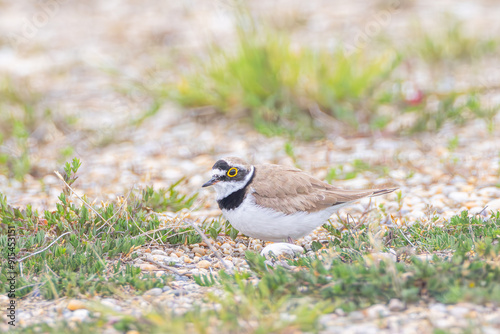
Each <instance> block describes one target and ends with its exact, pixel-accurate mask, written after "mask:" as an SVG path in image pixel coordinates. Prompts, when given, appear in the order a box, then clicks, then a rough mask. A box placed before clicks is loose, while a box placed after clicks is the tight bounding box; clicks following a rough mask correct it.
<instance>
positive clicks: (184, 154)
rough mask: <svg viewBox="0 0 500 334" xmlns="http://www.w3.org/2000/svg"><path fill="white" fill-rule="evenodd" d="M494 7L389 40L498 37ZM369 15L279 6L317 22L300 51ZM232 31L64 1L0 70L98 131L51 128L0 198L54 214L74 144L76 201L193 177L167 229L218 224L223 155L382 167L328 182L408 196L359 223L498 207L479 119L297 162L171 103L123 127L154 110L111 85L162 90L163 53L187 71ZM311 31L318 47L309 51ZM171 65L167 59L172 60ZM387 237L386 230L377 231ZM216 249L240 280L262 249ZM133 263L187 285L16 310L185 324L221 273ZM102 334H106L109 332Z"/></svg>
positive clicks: (410, 315) (170, 9)
mask: <svg viewBox="0 0 500 334" xmlns="http://www.w3.org/2000/svg"><path fill="white" fill-rule="evenodd" d="M34 3H35V1H19V2H5V1H0V9H1V10H2V12H3V18H2V20H1V21H0V30H3V31H14V32H16V33H19V32H20V31H22V29H23V27H22V25H21V24H20V23H19V22H24V21H23V20H25V19H31V18H32V17H34V16H33V15H36V14H37V13H38V12H39V11H40V10H41V7H40V6H41V5H40V4H38V6H34V5H33V4H34ZM489 4H490V2H488V1H484V2H480V4H478V3H476V2H472V1H469V2H463V3H460V4H458V3H456V2H452V1H442V2H439V3H435V2H433V1H421V2H419V4H418V5H415V7H413V8H412V10H411V11H409V10H404V9H402V12H401V14H400V15H398V16H394V21H393V22H392V23H391V24H390V25H389V26H388V27H384V29H385V30H388V31H391V30H396V29H393V27H401V25H402V24H403V22H406V20H407V19H408V17H411V16H412V15H413V14H414V15H417V16H420V17H425V19H426V20H427V21H432V20H433V18H435V17H436V16H437V15H438V13H439V12H441V11H442V10H443V9H449V10H451V11H453V12H455V14H458V15H461V16H462V17H464V18H468V17H467V15H474V18H475V17H478V18H481V19H480V20H476V21H480V22H478V23H477V24H478V26H477V28H478V29H480V28H481V26H482V25H489V28H490V29H491V30H492V31H493V30H494V29H495V27H497V26H498V24H499V23H498V20H497V19H496V18H497V17H498V11H499V10H500V8H492V7H491V6H489ZM282 5H283V3H282V2H279V1H278V2H273V3H272V5H271V4H268V2H266V1H256V2H255V3H254V4H253V5H252V6H254V7H255V8H254V10H255V11H258V12H260V13H267V14H268V15H271V14H269V13H273V8H274V9H275V8H279V9H281V10H283V11H284V12H285V14H286V12H287V11H286V10H285V9H283V6H282ZM365 7H366V6H365V2H362V1H351V2H349V3H344V2H342V6H341V7H340V8H339V4H338V3H336V2H327V1H311V2H308V4H307V5H302V2H301V1H294V2H293V5H292V4H290V5H289V6H287V8H288V9H289V14H290V15H289V16H293V15H298V14H297V13H300V14H301V15H309V16H311V17H312V19H311V21H312V22H313V23H312V24H310V25H308V28H307V29H302V30H299V31H297V32H296V33H295V34H296V37H297V38H298V39H299V40H300V38H302V39H303V40H304V39H307V40H308V41H309V42H310V43H311V44H312V45H314V44H315V43H316V44H319V43H320V42H324V41H325V40H321V38H320V36H324V35H325V34H327V33H328V31H329V30H331V29H337V28H338V27H343V26H345V24H346V23H347V22H349V23H352V22H354V23H356V22H358V23H360V22H364V20H365V19H366V18H367V17H369V16H370V15H371V13H372V12H370V13H368V14H367V10H366V8H365ZM371 9H373V8H371ZM139 13H140V14H139ZM166 13H168V15H167V14H166ZM429 13H430V14H429ZM427 14H429V15H427ZM285 17H286V15H285ZM471 17H472V16H471ZM167 18H168V19H167ZM332 18H335V19H332ZM348 18H349V19H348ZM285 21H286V20H284V21H283V22H285ZM230 22H231V19H230V16H229V14H228V9H227V7H225V5H224V3H222V2H220V3H217V4H209V3H203V4H200V3H198V2H197V3H196V5H195V4H194V3H191V2H176V1H169V2H163V3H161V4H160V3H157V2H155V1H145V2H140V3H139V2H134V1H125V2H124V3H122V2H118V1H111V2H109V1H108V2H106V3H102V2H98V1H87V2H85V4H72V3H71V4H70V3H69V2H65V3H64V4H61V6H60V7H58V9H57V10H56V12H55V13H54V14H53V15H51V16H50V18H49V20H48V22H47V23H46V24H44V25H43V26H41V27H40V28H39V29H37V30H36V33H35V36H34V37H32V38H30V39H29V40H28V41H27V42H25V43H22V44H20V45H18V46H16V48H13V47H11V46H9V44H7V43H3V44H4V45H3V46H2V44H0V71H2V72H4V73H9V74H12V75H16V76H21V77H24V78H27V79H29V80H30V82H31V84H32V86H33V87H34V88H35V89H36V90H38V91H40V92H41V93H42V95H43V99H42V103H43V105H44V106H46V107H48V108H51V109H52V110H54V112H55V113H58V114H64V115H72V116H76V117H78V118H79V121H80V123H79V124H80V125H81V126H82V127H83V128H92V129H93V130H94V131H92V132H85V131H81V132H75V133H65V132H64V131H62V130H61V129H59V128H57V127H56V126H46V127H45V126H44V127H41V128H40V129H37V133H38V134H39V141H40V142H43V141H49V142H50V144H47V145H38V143H37V142H33V143H32V156H33V159H32V160H33V163H34V165H36V166H37V169H38V170H39V171H40V172H39V173H40V177H39V178H38V177H37V178H34V177H31V176H29V175H28V176H27V177H26V181H25V182H24V183H20V182H17V181H13V180H9V179H7V178H6V177H5V176H3V175H0V188H1V189H2V192H3V193H4V194H5V195H7V197H8V199H9V202H10V203H11V204H13V205H16V206H25V205H26V204H28V203H30V204H33V205H34V206H35V207H37V208H39V209H51V208H53V207H54V206H55V203H56V201H57V196H58V194H59V193H60V191H61V187H62V185H61V183H60V181H59V180H58V179H57V178H56V176H55V175H54V174H52V173H51V172H52V171H53V170H54V169H57V168H60V165H61V163H60V162H57V158H56V154H55V152H58V151H59V150H60V149H61V148H63V147H65V146H67V145H68V144H70V145H72V146H73V147H74V148H75V151H76V152H77V154H78V156H79V157H80V158H81V159H82V161H83V166H82V168H81V173H80V177H79V180H78V181H77V183H75V189H76V190H77V191H78V192H79V193H80V194H83V193H85V194H87V195H88V197H89V198H91V199H95V200H96V201H97V202H99V201H101V200H102V201H108V200H113V199H115V198H116V196H121V195H126V194H127V193H128V191H129V190H130V189H131V188H132V187H134V186H135V187H141V186H144V185H149V184H154V185H155V187H162V186H167V185H169V184H171V183H172V182H173V181H176V180H178V179H179V178H180V177H184V176H185V177H187V183H186V184H185V185H184V189H183V191H184V192H187V193H193V192H198V191H199V192H200V196H199V199H198V201H197V203H196V205H195V206H196V207H197V208H198V209H197V210H194V211H189V210H186V211H183V212H181V213H177V214H175V213H168V212H166V213H164V217H165V222H166V223H169V222H171V221H172V220H175V219H174V218H172V217H177V219H179V217H181V218H186V219H187V218H189V219H193V220H194V221H198V222H200V221H203V220H204V219H206V218H216V217H218V216H219V215H220V211H219V210H218V208H217V206H216V203H215V199H214V194H213V192H212V191H211V190H205V189H203V190H201V189H200V186H201V185H202V184H203V183H204V181H206V179H207V178H208V177H209V174H210V168H211V166H212V164H213V163H214V162H215V161H216V160H217V159H218V158H219V157H222V156H228V155H237V156H240V157H244V158H246V159H247V160H249V161H253V162H256V163H278V164H288V165H292V164H294V163H296V164H297V165H298V166H300V168H302V169H304V170H306V171H308V172H310V173H311V174H313V175H315V176H317V177H319V178H324V177H325V176H326V174H327V171H328V168H329V167H331V166H337V165H346V168H347V170H346V171H348V169H349V167H348V166H349V164H350V163H352V161H353V160H354V159H362V160H363V161H365V162H367V163H369V164H370V165H371V166H375V167H376V166H380V167H386V168H387V170H388V171H389V172H388V174H384V173H380V172H377V171H376V170H377V169H376V168H374V170H375V171H374V172H370V171H368V172H363V173H360V174H358V176H357V177H356V178H354V179H351V180H346V181H336V185H338V186H341V187H346V188H352V189H361V188H369V187H382V186H385V185H395V186H398V187H400V189H401V191H402V194H403V196H404V198H403V202H402V206H401V207H400V206H399V203H397V202H396V200H395V198H396V196H395V195H388V196H384V197H380V198H376V199H374V200H372V202H370V203H369V202H368V200H364V201H359V203H358V204H355V205H353V206H352V207H351V208H347V209H345V210H343V211H342V213H341V217H345V216H346V214H347V213H350V214H351V215H352V216H353V218H354V219H357V218H359V217H360V216H361V215H362V213H363V212H365V211H366V207H367V205H371V208H374V209H373V210H372V211H371V213H370V215H373V217H380V215H381V211H380V209H378V205H379V204H384V206H385V210H386V212H388V213H391V214H392V215H393V216H394V217H395V221H396V223H397V224H411V223H413V222H416V221H422V222H425V223H428V224H436V225H439V224H442V223H443V222H444V221H446V220H447V219H448V218H450V217H451V216H453V215H455V214H457V213H459V212H460V211H462V210H466V209H468V210H470V211H471V212H472V213H481V214H483V215H485V216H486V215H488V214H489V212H491V211H496V210H499V209H500V188H498V187H497V185H498V182H499V173H500V156H499V152H500V127H499V126H498V124H499V122H496V126H495V128H494V129H493V131H488V130H487V125H486V124H485V123H484V122H482V121H475V122H472V123H470V124H468V125H467V126H466V127H464V128H460V129H459V130H458V129H457V128H454V127H445V128H444V129H443V130H442V131H440V132H439V133H437V134H425V135H420V136H414V137H404V138H401V137H392V136H388V135H385V134H383V133H380V134H378V135H375V136H374V137H370V138H367V137H358V136H352V135H338V134H334V133H331V134H329V135H328V136H327V138H326V139H324V140H322V141H317V142H314V143H304V142H294V143H293V146H294V151H295V154H296V161H293V160H292V159H291V158H290V157H289V156H287V155H286V154H285V151H284V149H283V147H284V145H285V142H286V140H285V139H283V138H268V137H265V136H263V135H261V134H258V133H256V132H255V131H254V130H252V129H251V128H249V127H248V126H247V125H245V124H240V123H237V122H234V121H233V120H227V119H224V118H223V117H220V116H217V115H212V114H208V115H207V114H203V113H196V112H190V113H189V114H187V112H186V111H182V110H178V109H177V108H176V107H175V106H172V105H168V104H167V105H165V106H163V107H162V108H161V110H160V112H159V113H158V114H157V115H155V116H154V117H152V118H149V119H146V120H145V121H144V122H143V124H142V125H141V126H140V127H138V128H134V127H131V126H130V125H129V121H130V120H131V119H135V118H137V117H138V116H139V115H140V111H142V110H144V107H145V106H148V103H150V100H149V99H148V97H140V96H139V97H136V96H132V97H130V96H124V95H123V94H120V93H118V92H117V90H116V89H114V88H113V87H114V85H117V84H118V82H119V81H120V80H122V79H123V78H128V79H130V78H132V79H133V78H138V80H140V81H141V82H149V81H154V80H158V78H157V77H153V76H150V75H148V71H151V70H152V71H156V73H157V74H158V73H159V74H160V78H161V75H165V76H168V73H163V72H160V70H159V69H158V68H156V63H158V62H160V61H161V58H160V56H161V55H162V52H165V50H166V49H169V50H170V49H175V50H177V49H178V50H180V51H179V54H180V55H178V56H177V57H178V58H176V60H177V61H179V62H180V65H179V66H183V65H184V63H183V62H185V59H187V57H188V55H192V54H195V55H196V54H198V53H200V51H201V50H202V46H203V45H205V43H207V41H210V40H213V41H215V40H216V41H217V42H219V43H224V42H225V41H231V38H232V36H233V35H232V34H231V32H230V29H228V27H229V26H230ZM280 22H281V21H280ZM285 23H286V22H285ZM340 31H341V32H342V33H341V36H340V37H339V36H336V37H335V38H348V37H349V36H351V37H352V36H353V35H355V33H356V31H351V30H349V29H341V30H340ZM311 33H312V34H313V35H314V36H315V38H312V39H308V36H309V37H310V36H311ZM392 33H393V34H395V35H397V33H396V32H392ZM75 36H78V38H75ZM395 38H396V39H397V36H396V37H395ZM326 41H327V42H328V41H329V40H326ZM168 57H173V56H172V55H171V54H170V53H169V54H168ZM103 69H105V70H107V71H103ZM116 69H119V72H118V73H119V74H118V75H110V74H109V72H113V71H115V70H116ZM167 72H168V71H167ZM160 80H161V79H160ZM103 110H105V111H106V112H105V113H104V112H102V111H103ZM186 116H190V117H186ZM208 119H209V120H210V121H209V122H207V120H208ZM498 120H500V119H498V117H497V121H498ZM457 134H458V135H459V138H458V146H457V147H456V148H453V149H451V148H450V147H449V145H448V143H449V141H450V140H451V139H452V138H454V137H455V135H457ZM108 136H111V137H113V138H114V139H115V142H114V143H113V144H111V145H108V146H101V145H99V143H100V142H102V141H103V140H104V139H106V138H107V137H108ZM485 207H486V209H484V208H485ZM483 209H484V210H483ZM434 215H438V216H439V219H438V220H437V221H434V220H433V217H434ZM381 228H386V227H384V225H383V224H382V227H381ZM325 239H328V237H327V234H326V232H325V231H324V230H322V229H321V228H319V229H317V230H316V231H315V232H314V233H313V234H311V235H310V236H308V237H305V238H303V239H301V240H299V241H298V243H299V244H301V245H302V246H303V247H305V248H306V249H308V248H310V244H311V242H312V241H313V240H325ZM214 246H215V248H216V249H217V250H218V251H219V252H220V253H221V254H222V256H223V257H224V259H225V261H227V263H229V264H230V265H231V266H235V267H238V268H244V267H245V265H246V264H245V261H244V259H243V254H244V251H245V250H247V249H249V250H253V251H260V250H262V248H263V247H264V246H265V244H263V243H262V242H260V241H258V240H251V242H250V243H248V241H246V240H243V239H237V240H236V241H232V240H230V239H229V238H225V237H222V236H220V237H219V238H218V239H217V240H216V241H215V242H214ZM137 252H139V254H140V255H141V258H142V257H145V256H152V257H153V259H154V260H155V261H157V262H160V263H161V262H165V263H171V262H175V263H176V264H177V265H176V267H177V269H178V270H179V271H180V272H181V273H182V274H183V275H184V276H181V277H176V279H175V280H174V281H173V282H171V283H169V284H168V285H167V286H165V287H164V288H163V289H159V288H158V289H152V290H150V291H148V292H146V293H145V294H143V295H142V296H131V295H130V294H126V293H124V294H123V295H122V296H116V297H114V298H98V297H96V298H95V299H93V300H88V301H87V300H83V299H76V300H68V299H58V300H54V301H46V300H42V299H40V297H35V296H31V297H28V298H26V299H24V300H22V301H21V302H20V311H19V313H18V319H19V324H20V325H21V326H25V325H29V324H32V323H37V322H40V321H44V322H49V323H50V322H55V321H59V320H62V319H66V320H70V321H82V320H86V319H88V318H89V317H91V316H92V314H93V311H90V309H93V307H94V306H95V304H99V303H100V304H102V305H103V306H105V307H109V308H111V309H114V310H116V311H120V312H124V313H127V314H133V315H138V314H139V313H141V312H147V311H148V310H151V308H152V307H154V306H158V305H159V306H162V307H165V308H169V309H174V310H176V312H183V310H186V309H189V308H190V307H192V305H193V304H195V303H197V302H199V301H200V300H201V299H202V297H203V296H204V295H205V294H206V292H207V291H214V290H213V289H211V288H204V287H200V286H198V285H196V284H194V282H193V280H192V279H191V278H190V277H192V275H193V274H198V273H207V272H209V271H210V270H217V269H219V268H220V267H221V264H220V262H219V261H218V260H217V259H216V257H215V256H214V254H213V253H212V252H211V251H210V250H209V248H208V247H207V245H206V244H203V243H200V244H197V245H189V246H177V247H162V248H159V247H156V248H155V247H150V248H148V247H143V248H141V249H139V250H137ZM134 264H135V265H137V266H140V267H141V268H142V269H143V270H144V271H154V272H156V273H157V274H158V275H161V274H162V273H164V272H163V271H162V270H161V268H158V267H156V266H155V265H153V264H151V263H149V262H147V261H144V260H141V259H138V260H136V261H135V263H134ZM215 293H217V291H215ZM7 301H8V299H7V297H6V296H0V304H1V306H2V308H3V307H4V306H5V303H6V302H7ZM90 305H93V306H92V307H91V306H90ZM499 319H500V310H499V309H498V308H495V307H494V306H492V305H471V304H457V305H449V306H446V305H442V304H422V305H408V306H406V305H403V304H402V303H401V301H398V300H393V301H391V302H390V303H389V304H388V305H373V306H371V307H369V308H368V309H365V310H361V311H356V312H352V313H350V314H344V313H343V312H341V311H340V310H339V311H336V312H335V313H333V314H330V315H325V316H323V317H322V318H321V323H322V324H324V326H325V331H324V332H323V333H336V332H338V331H342V332H344V333H372V332H377V333H417V332H418V333H431V332H432V331H433V329H436V328H439V329H445V330H450V332H452V333H454V332H461V330H462V329H467V328H469V329H471V332H472V333H476V332H477V333H499V332H500V321H499ZM6 330H7V327H6V324H5V323H2V324H0V331H6ZM108 331H109V333H112V332H113V330H112V329H108Z"/></svg>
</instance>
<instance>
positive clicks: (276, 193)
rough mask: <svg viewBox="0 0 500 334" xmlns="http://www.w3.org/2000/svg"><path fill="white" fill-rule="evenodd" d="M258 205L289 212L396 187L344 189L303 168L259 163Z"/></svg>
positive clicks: (254, 183) (254, 186) (255, 187)
mask: <svg viewBox="0 0 500 334" xmlns="http://www.w3.org/2000/svg"><path fill="white" fill-rule="evenodd" d="M250 188H252V189H253V190H254V193H253V196H254V197H255V202H256V204H257V205H261V206H264V207H269V208H272V209H274V210H277V211H281V212H283V213H285V214H293V213H296V212H298V211H308V212H314V211H320V210H323V209H326V208H328V207H330V206H333V205H340V204H343V203H346V202H351V201H354V200H357V199H360V198H363V197H366V196H370V195H382V194H384V193H387V192H391V191H394V189H383V190H343V189H340V188H337V187H334V186H332V185H330V184H328V183H325V182H323V181H321V180H318V179H316V178H314V177H312V176H310V175H308V174H306V173H304V172H303V171H301V170H300V169H296V168H293V167H287V166H280V165H257V166H255V176H254V179H253V181H252V183H251V184H250Z"/></svg>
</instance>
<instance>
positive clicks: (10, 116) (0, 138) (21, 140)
mask: <svg viewBox="0 0 500 334" xmlns="http://www.w3.org/2000/svg"><path fill="white" fill-rule="evenodd" d="M38 100H39V97H38V96H37V95H36V94H34V93H33V92H32V91H31V90H30V88H29V85H27V84H26V83H18V82H15V81H14V80H13V79H11V78H9V77H4V78H3V79H2V80H0V172H1V173H2V174H6V175H8V176H9V177H15V178H16V179H18V180H21V179H22V177H23V176H24V175H25V174H26V173H28V172H29V171H30V169H31V162H30V158H29V143H28V139H29V137H30V134H31V132H32V131H33V130H34V129H35V128H36V126H37V125H38V124H39V122H40V118H41V115H39V113H38V110H37V109H36V105H37V103H38Z"/></svg>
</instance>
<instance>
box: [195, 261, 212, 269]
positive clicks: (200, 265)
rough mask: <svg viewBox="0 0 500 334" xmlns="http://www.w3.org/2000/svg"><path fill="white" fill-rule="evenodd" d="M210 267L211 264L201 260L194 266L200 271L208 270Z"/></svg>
mask: <svg viewBox="0 0 500 334" xmlns="http://www.w3.org/2000/svg"><path fill="white" fill-rule="evenodd" d="M210 265H211V263H210V262H208V261H207V260H201V261H200V262H198V263H197V264H196V266H197V267H198V268H202V269H208V268H210Z"/></svg>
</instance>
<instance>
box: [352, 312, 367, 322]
mask: <svg viewBox="0 0 500 334" xmlns="http://www.w3.org/2000/svg"><path fill="white" fill-rule="evenodd" d="M364 318H365V316H364V315H363V313H362V312H360V311H353V312H351V313H349V319H351V320H353V321H361V320H363V319H364Z"/></svg>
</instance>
